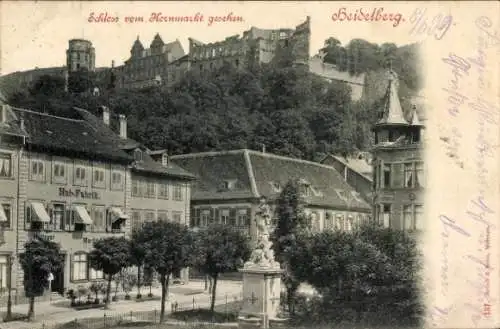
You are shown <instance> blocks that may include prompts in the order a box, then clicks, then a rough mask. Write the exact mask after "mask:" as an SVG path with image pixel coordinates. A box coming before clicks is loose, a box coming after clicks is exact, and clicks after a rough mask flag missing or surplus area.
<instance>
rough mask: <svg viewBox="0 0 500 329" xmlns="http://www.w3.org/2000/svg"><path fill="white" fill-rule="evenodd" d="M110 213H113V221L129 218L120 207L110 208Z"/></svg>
mask: <svg viewBox="0 0 500 329" xmlns="http://www.w3.org/2000/svg"><path fill="white" fill-rule="evenodd" d="M110 213H111V221H112V222H113V223H115V222H117V221H123V220H126V219H128V216H127V215H126V214H124V213H123V211H122V210H121V209H120V208H117V207H113V208H111V209H110Z"/></svg>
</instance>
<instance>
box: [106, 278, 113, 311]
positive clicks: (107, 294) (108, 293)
mask: <svg viewBox="0 0 500 329" xmlns="http://www.w3.org/2000/svg"><path fill="white" fill-rule="evenodd" d="M111 281H113V276H112V275H111V274H108V288H107V289H106V305H104V308H105V309H109V303H110V302H111Z"/></svg>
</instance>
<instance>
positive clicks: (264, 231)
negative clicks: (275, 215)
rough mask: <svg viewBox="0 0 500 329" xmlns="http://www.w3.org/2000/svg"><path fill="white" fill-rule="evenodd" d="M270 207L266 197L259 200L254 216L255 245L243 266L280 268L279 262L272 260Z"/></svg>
mask: <svg viewBox="0 0 500 329" xmlns="http://www.w3.org/2000/svg"><path fill="white" fill-rule="evenodd" d="M271 216H272V214H271V207H269V205H268V204H267V201H266V198H262V199H261V200H260V205H259V210H258V211H257V214H256V216H255V223H256V227H257V245H256V247H255V249H254V251H253V252H252V255H251V256H250V260H249V261H248V262H246V263H245V266H244V268H245V269H247V268H273V269H275V268H278V269H279V268H280V264H279V263H278V262H276V261H275V260H274V251H273V250H272V249H271V246H272V245H273V244H272V242H271V241H270V240H269V236H270V234H271Z"/></svg>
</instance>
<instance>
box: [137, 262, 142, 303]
mask: <svg viewBox="0 0 500 329" xmlns="http://www.w3.org/2000/svg"><path fill="white" fill-rule="evenodd" d="M140 294H141V267H140V266H137V295H138V296H139V295H140Z"/></svg>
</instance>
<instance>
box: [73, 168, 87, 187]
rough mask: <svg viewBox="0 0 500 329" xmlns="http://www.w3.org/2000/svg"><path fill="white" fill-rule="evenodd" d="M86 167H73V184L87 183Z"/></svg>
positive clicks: (83, 184)
mask: <svg viewBox="0 0 500 329" xmlns="http://www.w3.org/2000/svg"><path fill="white" fill-rule="evenodd" d="M86 172H87V168H85V167H81V166H78V167H75V179H74V181H75V185H82V186H85V185H86V184H87V180H86V179H87V175H86Z"/></svg>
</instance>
